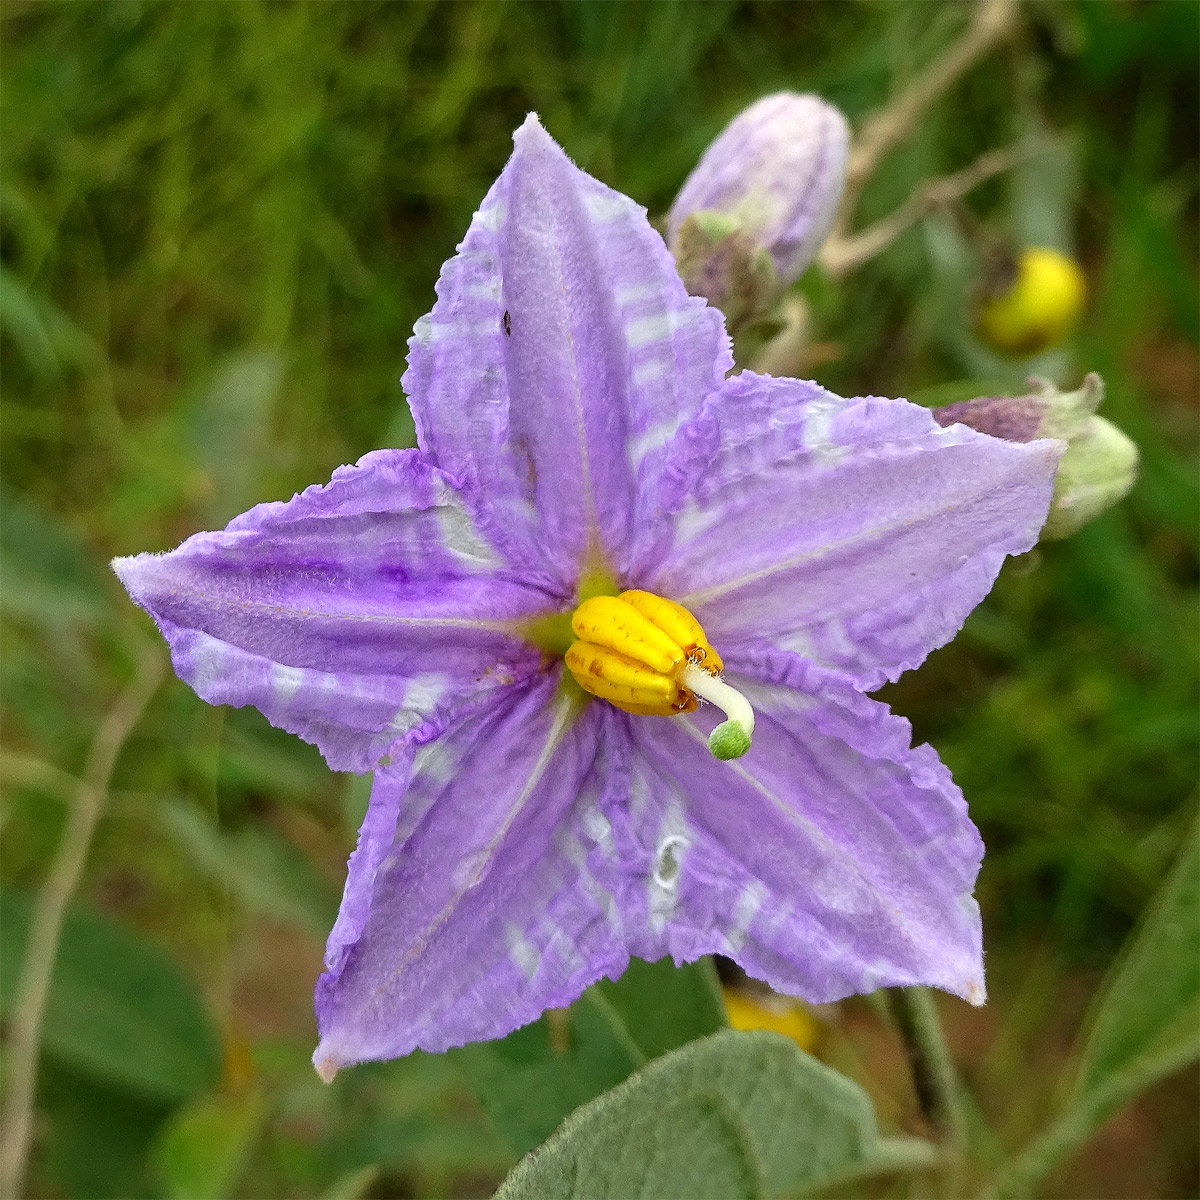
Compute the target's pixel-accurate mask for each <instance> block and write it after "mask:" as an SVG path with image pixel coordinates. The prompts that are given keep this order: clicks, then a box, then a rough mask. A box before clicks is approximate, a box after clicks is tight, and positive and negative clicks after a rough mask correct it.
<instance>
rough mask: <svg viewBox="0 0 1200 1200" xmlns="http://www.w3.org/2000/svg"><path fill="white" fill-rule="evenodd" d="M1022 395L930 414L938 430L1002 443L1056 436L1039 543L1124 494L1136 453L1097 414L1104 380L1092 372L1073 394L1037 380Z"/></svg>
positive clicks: (980, 400) (1133, 476) (971, 402)
mask: <svg viewBox="0 0 1200 1200" xmlns="http://www.w3.org/2000/svg"><path fill="white" fill-rule="evenodd" d="M1029 388H1030V391H1029V393H1028V394H1027V395H1024V396H980V397H979V398H978V399H977V400H961V401H959V402H958V403H957V404H947V405H945V407H943V408H937V409H934V410H933V416H934V419H935V420H936V421H937V423H938V424H939V425H943V426H946V425H956V424H957V425H969V426H970V427H971V428H972V429H976V430H978V431H979V432H980V433H987V434H991V436H992V437H998V438H1003V439H1004V440H1005V441H1006V442H1032V441H1033V440H1034V439H1035V438H1058V439H1060V440H1061V441H1064V442H1066V443H1067V451H1066V453H1065V454H1064V455H1063V457H1062V460H1061V462H1060V463H1059V467H1058V475H1057V476H1056V478H1055V481H1054V499H1053V500H1052V501H1051V503H1050V515H1049V516H1048V517H1047V519H1046V524H1045V526H1044V527H1043V529H1042V533H1041V538H1042V540H1043V541H1046V540H1054V539H1057V538H1065V537H1069V536H1070V535H1071V534H1072V533H1074V532H1075V531H1076V530H1077V529H1081V528H1082V527H1083V526H1084V525H1086V524H1087V523H1088V522H1089V521H1090V520H1092V518H1093V517H1098V516H1099V515H1100V514H1101V513H1102V512H1105V511H1106V510H1108V509H1110V508H1112V506H1113V505H1114V504H1116V503H1117V501H1118V500H1121V499H1123V498H1124V497H1125V496H1126V495H1128V493H1129V490H1130V489H1131V488H1132V487H1133V485H1134V482H1135V481H1136V480H1137V467H1138V449H1137V446H1136V445H1134V443H1133V441H1132V440H1131V439H1130V438H1129V437H1128V436H1126V434H1124V433H1123V432H1122V431H1121V430H1120V429H1118V428H1117V427H1116V426H1115V425H1114V424H1113V423H1112V422H1111V421H1108V420H1105V418H1104V417H1099V416H1097V415H1096V409H1097V408H1099V407H1100V402H1101V400H1103V399H1104V381H1103V380H1102V379H1101V378H1100V376H1099V375H1097V374H1096V373H1095V372H1094V371H1093V372H1092V373H1091V374H1089V375H1088V376H1087V377H1086V378H1085V379H1084V381H1083V385H1082V386H1081V387H1080V388H1079V389H1078V390H1077V391H1074V392H1060V391H1059V390H1058V388H1057V387H1055V386H1054V384H1052V383H1051V382H1050V381H1049V380H1048V379H1040V378H1038V377H1037V376H1036V375H1035V376H1033V377H1032V378H1031V379H1030V380H1029Z"/></svg>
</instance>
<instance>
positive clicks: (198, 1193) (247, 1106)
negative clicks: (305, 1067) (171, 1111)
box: [156, 1092, 267, 1200]
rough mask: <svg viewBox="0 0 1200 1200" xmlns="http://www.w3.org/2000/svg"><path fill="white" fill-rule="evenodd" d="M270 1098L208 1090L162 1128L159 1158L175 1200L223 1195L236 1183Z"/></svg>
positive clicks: (230, 1192) (204, 1199)
mask: <svg viewBox="0 0 1200 1200" xmlns="http://www.w3.org/2000/svg"><path fill="white" fill-rule="evenodd" d="M266 1112H267V1108H266V1103H265V1101H264V1100H263V1098H262V1096H260V1095H259V1094H258V1093H257V1092H250V1093H248V1094H246V1095H244V1096H205V1097H204V1098H203V1099H200V1100H197V1101H196V1102H195V1103H194V1104H191V1105H189V1106H188V1107H187V1108H185V1109H183V1110H182V1111H181V1112H180V1113H178V1114H177V1115H176V1116H175V1117H174V1118H173V1119H172V1121H171V1122H170V1124H169V1125H168V1126H167V1127H166V1128H165V1129H164V1130H163V1132H162V1135H161V1137H160V1138H159V1141H158V1146H157V1154H156V1158H157V1160H158V1168H159V1173H160V1174H161V1176H162V1178H163V1182H164V1183H165V1184H166V1190H167V1195H169V1196H171V1197H173V1200H222V1198H223V1197H226V1196H236V1195H239V1194H240V1193H239V1192H237V1191H235V1186H236V1184H237V1181H238V1179H239V1178H240V1177H241V1174H242V1172H243V1171H244V1170H245V1169H246V1165H247V1163H248V1162H249V1160H250V1153H251V1151H252V1150H253V1149H254V1144H255V1142H256V1141H257V1140H258V1135H259V1133H260V1132H261V1130H262V1126H263V1121H264V1119H265V1117H266Z"/></svg>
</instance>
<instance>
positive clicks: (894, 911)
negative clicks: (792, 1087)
mask: <svg viewBox="0 0 1200 1200" xmlns="http://www.w3.org/2000/svg"><path fill="white" fill-rule="evenodd" d="M729 668H730V669H729V678H730V679H731V681H732V682H733V683H734V685H735V686H737V687H738V688H739V689H743V690H744V691H745V693H746V695H747V696H748V697H749V699H750V702H751V703H752V704H753V705H754V707H755V710H756V714H757V723H756V726H755V732H754V744H753V746H752V747H751V749H750V751H749V752H748V753H747V754H746V756H745V757H744V758H740V759H737V760H736V761H733V762H719V761H717V760H716V759H714V758H713V757H712V756H711V755H710V754H709V753H708V749H707V746H706V738H707V736H708V733H709V732H710V730H711V728H712V726H713V725H715V724H716V721H717V719H718V717H719V714H716V715H714V714H713V710H712V709H701V710H699V711H698V712H696V713H694V714H691V715H690V716H688V717H677V718H664V719H645V718H642V719H638V718H630V719H629V727H630V734H631V736H632V738H633V741H634V744H635V747H636V751H635V759H634V764H633V788H632V797H631V802H630V806H629V813H630V816H629V821H628V823H627V824H626V823H619V822H614V825H615V829H616V832H617V840H618V852H619V853H620V855H621V858H622V861H623V862H626V863H630V864H636V863H639V862H640V863H641V864H642V868H641V870H640V872H631V876H630V884H629V886H628V887H627V889H626V890H625V891H624V892H622V893H621V895H620V896H619V899H620V901H621V907H622V912H623V915H624V919H625V923H626V927H627V928H628V929H631V930H632V929H640V930H641V936H640V938H636V939H634V938H631V942H630V952H631V953H633V954H637V955H638V956H639V957H644V958H655V957H658V956H660V955H662V954H664V953H670V954H672V955H674V957H675V958H676V960H691V959H694V958H696V957H698V956H699V955H701V954H705V953H713V952H716V953H721V954H726V955H728V956H730V957H731V958H733V959H735V960H736V961H737V962H738V963H740V964H741V966H742V967H743V968H744V969H745V970H746V971H748V972H749V973H750V974H751V975H754V976H755V977H757V978H759V979H764V980H766V981H767V982H768V983H769V984H771V986H772V987H774V988H776V989H777V990H779V991H782V992H787V993H790V994H795V995H799V996H803V997H804V998H805V999H807V1000H810V1001H812V1002H814V1003H817V1002H824V1001H830V1000H836V999H839V998H840V997H843V996H847V995H850V994H852V993H855V992H868V991H873V990H874V989H876V988H879V987H884V986H896V985H899V986H908V985H912V984H930V985H933V986H935V987H940V988H944V989H945V990H947V991H950V992H954V993H956V994H957V995H960V996H963V997H965V998H966V999H969V1000H970V1001H972V1003H982V1001H983V996H984V991H983V959H982V949H981V933H980V920H979V910H978V907H977V906H976V904H975V901H974V900H973V899H972V896H971V892H972V889H973V887H974V882H975V876H976V874H977V872H978V870H979V863H980V860H981V858H982V854H983V846H982V844H981V843H980V840H979V835H978V833H977V832H976V830H975V827H974V826H973V825H972V824H971V821H970V818H969V817H968V815H967V808H966V804H965V803H964V801H963V798H962V794H961V793H960V792H959V790H958V788H957V787H956V786H955V785H954V782H953V780H952V779H951V778H950V774H949V772H948V771H947V770H946V768H945V767H944V766H943V765H942V764H941V762H940V761H939V760H938V757H937V755H936V754H935V753H934V751H933V750H932V749H931V748H930V747H929V746H919V747H917V748H916V749H911V748H910V738H911V729H910V728H909V725H908V722H907V721H905V720H903V719H902V718H900V717H896V716H893V715H892V714H891V713H890V712H889V711H888V709H887V708H886V707H885V706H884V705H882V704H879V703H877V702H875V701H873V700H869V699H868V698H867V697H865V696H863V695H862V694H861V693H859V692H857V691H855V690H854V689H853V688H851V687H849V686H847V685H846V683H845V681H844V680H843V679H841V678H840V677H838V676H836V675H834V674H832V673H831V672H828V671H823V670H822V669H820V668H818V667H814V666H812V665H811V664H809V663H806V662H804V661H803V660H802V659H800V658H799V657H798V656H796V655H790V654H783V653H780V652H778V651H772V650H769V649H764V650H760V651H758V652H755V653H753V654H749V655H746V656H744V657H743V658H742V659H741V660H738V661H734V662H731V663H729ZM743 671H745V672H747V673H753V674H754V675H756V676H757V677H758V680H759V681H757V682H756V681H755V680H753V679H751V678H748V677H747V676H746V675H742V674H741V672H743Z"/></svg>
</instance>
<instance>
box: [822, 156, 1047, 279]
mask: <svg viewBox="0 0 1200 1200" xmlns="http://www.w3.org/2000/svg"><path fill="white" fill-rule="evenodd" d="M1033 152H1034V151H1033V150H1032V149H1031V148H1030V147H1028V146H1009V147H1006V148H1005V149H1002V150H989V151H988V153H986V154H984V155H981V156H980V157H979V158H977V159H976V160H975V161H974V162H973V163H971V164H970V165H969V166H966V167H963V169H962V170H961V171H955V172H954V174H953V175H943V176H941V177H939V178H937V179H927V180H926V181H925V182H924V183H922V184H921V185H920V186H919V187H918V188H917V189H916V190H915V191H914V192H913V194H912V195H911V196H909V198H908V199H907V200H906V201H905V202H904V203H903V204H902V205H900V207H899V208H897V209H896V210H895V211H894V212H892V213H889V214H888V216H886V217H884V218H883V219H882V220H879V221H877V222H876V223H875V224H874V225H871V226H868V228H866V229H863V230H861V231H859V232H858V233H855V234H850V235H848V236H843V237H831V238H829V239H828V240H827V241H826V242H825V245H824V246H822V247H821V253H820V260H821V265H822V266H824V268H825V269H826V271H828V272H829V274H830V275H833V276H834V277H840V276H842V275H847V274H849V273H850V272H851V271H853V270H855V269H856V268H858V267H861V266H862V264H863V263H865V262H868V261H869V260H870V259H872V258H874V257H875V256H876V255H877V254H880V253H882V252H883V251H884V250H886V249H887V248H888V246H890V245H891V244H892V242H894V241H895V240H896V238H898V237H899V236H900V235H901V234H902V233H904V232H905V231H906V230H908V229H910V228H911V227H912V226H913V225H915V224H916V223H917V222H918V221H919V220H920V219H921V218H922V217H924V216H926V215H927V214H928V213H930V212H932V211H933V210H934V209H935V208H938V207H939V206H941V205H944V204H953V203H954V202H955V201H956V200H961V199H962V197H963V196H965V195H966V194H967V193H968V192H970V191H972V190H973V189H974V188H977V187H978V186H979V185H980V184H981V183H985V182H986V181H987V180H989V179H992V178H994V177H995V176H997V175H1000V174H1003V172H1005V171H1008V170H1011V168H1013V167H1014V166H1016V165H1017V163H1019V162H1021V161H1022V160H1023V159H1025V158H1028V157H1029V156H1030V154H1032V153H1033Z"/></svg>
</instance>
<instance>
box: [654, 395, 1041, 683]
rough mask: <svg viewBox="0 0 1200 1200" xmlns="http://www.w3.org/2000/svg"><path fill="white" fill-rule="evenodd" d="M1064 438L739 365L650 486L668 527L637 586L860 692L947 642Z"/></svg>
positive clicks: (1023, 529) (720, 634) (988, 580)
mask: <svg viewBox="0 0 1200 1200" xmlns="http://www.w3.org/2000/svg"><path fill="white" fill-rule="evenodd" d="M1062 450H1063V443H1062V442H1057V441H1049V440H1041V441H1034V442H1029V443H1028V444H1025V445H1017V444H1015V443H1012V442H1005V441H1001V440H999V439H997V438H990V437H986V436H984V435H982V434H977V433H975V431H974V430H970V429H967V428H966V427H964V426H961V425H954V426H951V427H950V428H948V429H943V428H941V427H940V426H939V425H938V424H937V422H936V421H935V420H934V419H933V417H932V415H931V414H930V413H929V411H928V410H927V409H923V408H920V407H918V406H916V405H914V404H909V403H908V402H907V401H905V400H887V399H880V398H875V397H868V398H865V399H850V400H847V399H843V398H842V397H840V396H836V395H834V394H833V393H832V392H828V391H826V390H825V389H824V388H821V387H819V386H818V385H817V384H815V383H809V382H804V381H801V380H794V379H774V378H771V377H769V376H760V375H754V374H752V373H751V372H746V373H744V374H742V375H738V376H736V377H734V378H732V379H729V380H727V381H726V382H725V384H724V385H723V386H722V389H721V391H720V392H719V393H717V394H716V395H714V396H712V397H710V398H709V400H708V402H706V404H705V406H704V409H703V411H702V412H701V413H700V414H699V416H698V417H697V418H696V419H695V420H693V421H692V422H690V423H689V425H688V426H687V427H686V428H685V429H683V430H682V431H681V432H680V435H679V438H678V439H677V442H676V444H675V447H674V462H675V464H676V469H675V471H674V473H673V474H672V475H671V476H669V477H668V478H666V479H665V481H664V483H663V486H662V489H661V491H660V492H659V496H658V500H659V504H660V506H661V507H662V508H666V509H668V510H670V511H672V512H673V513H674V541H673V544H672V545H671V546H670V547H669V548H667V549H665V550H664V551H663V552H662V553H661V554H659V555H658V556H657V557H649V556H648V557H646V558H645V559H643V560H642V562H641V563H640V564H639V574H638V576H637V578H638V581H639V582H638V586H641V587H644V588H647V589H648V590H650V591H655V592H658V593H660V594H662V595H666V596H671V597H672V598H674V599H676V600H678V601H679V602H680V603H681V604H683V605H685V606H686V607H688V608H689V609H691V611H692V612H693V613H695V615H696V617H697V618H698V619H699V621H700V622H701V624H702V625H703V626H704V628H705V630H706V631H707V633H708V636H709V638H710V639H711V640H712V642H713V644H714V645H717V646H719V647H720V648H721V651H722V653H723V654H725V653H726V650H727V649H732V648H733V647H734V646H736V645H738V644H740V643H742V642H746V641H754V640H756V639H758V638H763V637H765V638H768V639H770V641H771V642H772V643H773V644H774V645H776V646H777V647H779V648H781V649H786V650H795V651H797V652H798V653H800V654H802V655H803V656H804V657H805V658H807V659H809V660H810V661H812V662H814V663H818V664H821V665H824V666H827V667H832V668H836V669H837V670H838V671H840V672H843V673H844V674H846V675H847V676H848V677H849V678H850V679H851V680H853V682H854V683H855V684H856V685H857V686H858V687H861V688H864V689H867V690H870V689H872V688H875V687H878V686H879V685H880V684H882V683H883V682H884V681H885V680H888V679H896V678H897V677H898V676H899V675H900V674H901V673H902V672H904V671H906V670H908V669H910V668H912V667H915V666H917V665H918V664H920V663H921V662H922V661H924V659H925V658H926V656H927V655H928V654H929V653H930V651H932V650H934V649H936V648H937V647H938V646H941V645H943V644H944V643H945V642H947V641H949V640H950V638H951V637H953V636H954V634H955V633H956V632H957V631H958V630H959V629H960V628H961V626H962V623H963V621H964V620H965V619H966V617H967V614H968V613H969V612H970V611H971V609H973V608H974V607H975V606H976V605H977V604H978V603H979V602H980V600H982V599H983V597H984V596H985V595H987V593H988V591H989V590H990V588H991V586H992V583H993V582H994V580H995V578H996V575H997V573H998V572H999V570H1000V565H1001V563H1002V562H1003V561H1004V558H1005V556H1007V555H1010V554H1020V553H1023V552H1024V551H1026V550H1028V549H1030V548H1031V547H1032V546H1033V545H1034V543H1035V542H1036V541H1037V537H1038V532H1039V530H1040V529H1041V527H1042V525H1043V523H1044V522H1045V520H1046V513H1047V511H1048V509H1049V506H1050V499H1051V496H1052V494H1053V489H1054V474H1055V470H1056V468H1057V465H1058V460H1059V457H1060V456H1061V453H1062Z"/></svg>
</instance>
